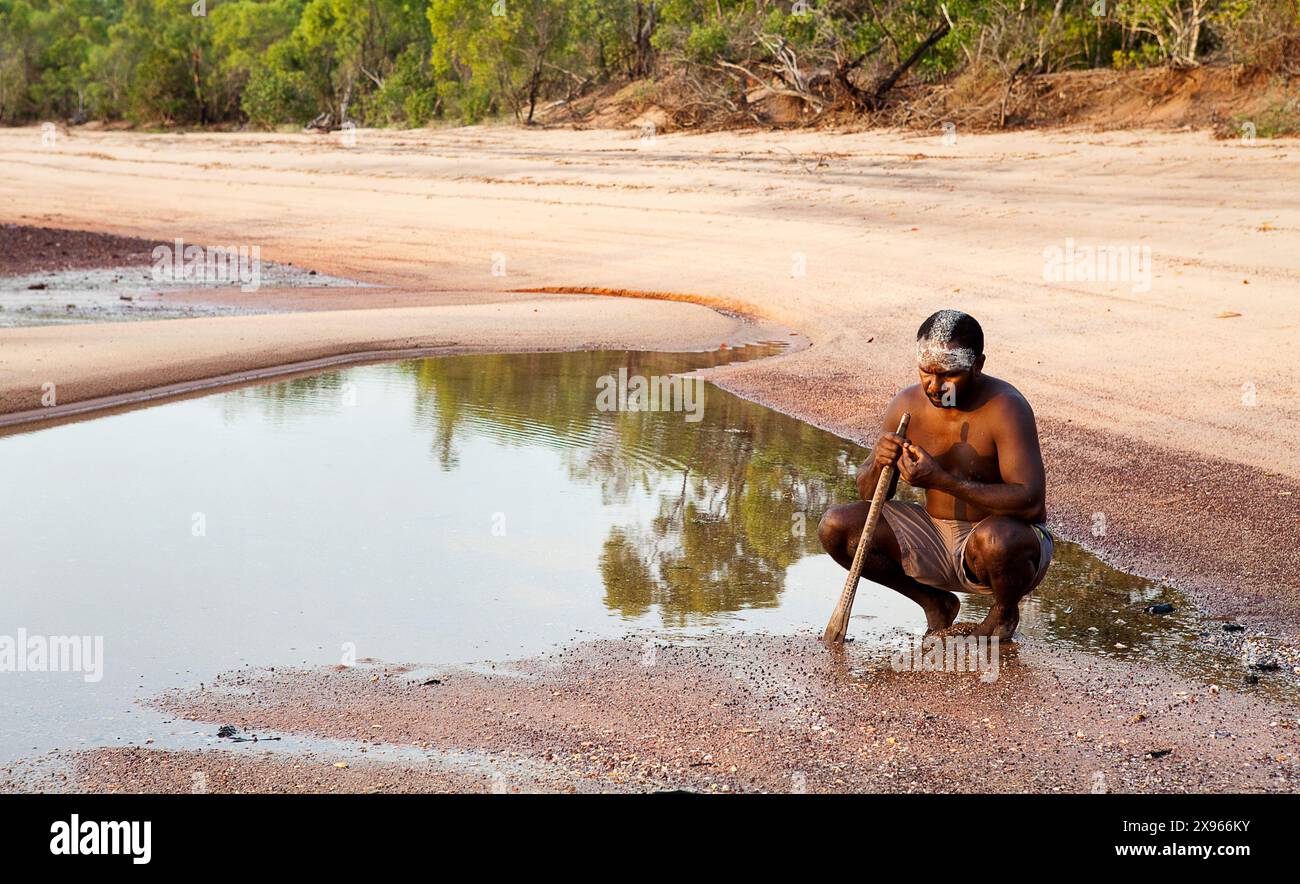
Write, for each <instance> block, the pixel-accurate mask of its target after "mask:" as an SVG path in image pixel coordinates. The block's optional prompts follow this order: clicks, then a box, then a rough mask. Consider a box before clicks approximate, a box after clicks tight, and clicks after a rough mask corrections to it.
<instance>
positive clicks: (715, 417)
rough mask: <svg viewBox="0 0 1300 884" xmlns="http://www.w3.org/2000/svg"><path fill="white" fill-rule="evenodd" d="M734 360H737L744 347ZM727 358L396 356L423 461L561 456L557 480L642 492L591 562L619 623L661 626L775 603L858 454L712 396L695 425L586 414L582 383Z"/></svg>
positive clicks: (615, 496)
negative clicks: (521, 448) (465, 455)
mask: <svg viewBox="0 0 1300 884" xmlns="http://www.w3.org/2000/svg"><path fill="white" fill-rule="evenodd" d="M743 355H745V356H748V355H750V354H748V353H745V354H743ZM736 357H737V354H736V353H734V352H722V353H700V354H664V353H621V352H587V353H550V354H523V355H500V356H473V357H452V358H442V359H428V360H421V361H414V362H408V363H404V364H402V366H401V370H402V371H405V372H409V373H410V374H411V375H412V376H413V377H414V379H415V382H416V404H415V409H416V415H417V420H418V422H419V424H420V425H421V426H423V427H427V428H429V429H430V430H432V441H431V446H432V452H433V454H434V456H435V457H436V458H437V460H438V462H439V463H440V464H441V465H442V466H443V468H445V469H452V468H454V467H455V465H456V463H457V457H456V447H457V440H458V438H459V437H461V436H463V435H464V434H466V433H469V432H473V433H477V434H484V435H487V436H489V437H490V438H492V439H494V440H496V441H498V442H499V443H501V444H507V445H524V444H538V443H540V444H545V445H548V446H551V447H553V448H554V449H555V450H557V451H559V452H560V453H561V454H562V456H563V458H564V461H565V465H566V469H567V471H568V474H569V477H570V478H571V479H572V480H573V481H575V482H581V483H584V484H590V485H595V486H597V487H599V489H600V493H601V497H602V500H603V501H604V502H605V503H606V504H611V505H612V504H619V503H623V502H626V501H627V500H629V498H630V497H631V496H632V495H633V493H634V492H635V493H636V494H637V495H640V494H650V495H652V496H654V498H655V499H656V502H657V505H656V512H655V514H654V515H653V517H652V518H650V519H649V520H648V521H646V522H645V523H643V524H641V523H638V524H630V525H616V526H613V527H611V529H610V531H609V535H608V537H607V538H606V540H605V543H604V545H603V548H602V550H601V554H600V571H601V575H602V579H603V581H604V584H605V594H606V603H607V604H608V605H609V606H610V607H611V608H613V609H616V610H618V611H619V612H621V613H622V614H623V615H624V616H628V617H636V616H639V615H641V614H644V613H645V612H647V611H648V610H650V609H651V608H652V607H657V608H659V610H660V611H661V612H662V616H663V617H664V619H665V621H666V622H669V623H674V624H679V623H685V622H687V621H689V620H690V619H691V617H692V615H698V614H712V613H716V612H719V611H735V610H739V609H742V608H748V607H767V606H775V605H776V604H777V603H778V600H779V596H780V592H781V589H782V587H783V585H784V582H785V574H786V570H787V569H788V568H789V566H790V565H792V564H793V563H794V562H796V561H798V560H799V559H800V558H802V557H803V556H805V555H809V554H815V553H819V552H820V548H819V546H818V544H817V538H816V530H815V529H816V524H817V520H818V518H820V515H821V513H822V512H823V511H824V510H825V509H826V507H827V506H829V505H831V504H832V503H833V502H834V501H835V500H836V499H844V498H845V497H846V496H849V495H852V494H854V493H855V491H854V488H853V485H852V481H851V478H850V476H849V473H848V471H847V467H848V465H855V464H856V463H857V462H858V460H860V459H861V457H863V456H864V453H863V452H862V451H861V450H860V449H858V448H857V447H856V446H853V445H850V444H849V443H846V442H844V441H843V440H841V439H838V438H837V437H835V436H833V435H831V434H830V433H826V432H824V431H821V430H818V429H816V428H814V427H811V426H808V425H807V424H803V423H800V422H799V421H796V420H793V419H791V418H789V417H786V416H784V415H781V414H779V413H777V412H774V411H771V410H769V409H766V408H762V407H760V406H757V405H754V404H753V403H750V402H746V401H744V400H742V399H739V398H737V397H735V396H732V395H730V394H728V393H725V392H723V391H721V390H719V389H717V388H716V387H709V388H707V392H706V394H705V402H704V417H703V420H702V421H700V422H698V423H690V422H687V421H686V420H685V419H684V415H683V414H682V413H678V412H600V411H598V410H597V409H596V390H597V387H596V379H597V378H599V377H600V376H601V375H604V374H609V373H617V371H618V369H619V368H620V367H626V368H627V369H628V372H629V374H640V375H643V376H651V375H667V374H672V373H675V372H681V371H690V370H692V369H695V368H702V367H707V366H710V365H716V364H719V363H722V362H728V361H734V360H735V359H736Z"/></svg>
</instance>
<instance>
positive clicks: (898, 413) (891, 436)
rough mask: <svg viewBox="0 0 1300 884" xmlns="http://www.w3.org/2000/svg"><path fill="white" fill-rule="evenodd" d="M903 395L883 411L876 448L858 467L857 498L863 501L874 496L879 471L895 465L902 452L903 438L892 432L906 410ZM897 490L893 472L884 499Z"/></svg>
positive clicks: (896, 475)
mask: <svg viewBox="0 0 1300 884" xmlns="http://www.w3.org/2000/svg"><path fill="white" fill-rule="evenodd" d="M905 393H906V391H903V392H902V393H899V394H898V395H897V396H895V397H894V399H893V401H891V402H890V403H889V407H888V408H886V409H885V418H884V422H883V423H882V425H881V429H880V436H879V438H877V439H876V446H875V448H874V449H873V450H872V453H871V459H870V460H868V461H866V462H865V463H863V464H862V466H860V467H858V475H857V483H858V496H859V497H861V498H862V499H863V500H865V501H870V500H871V498H872V497H874V496H875V494H876V483H877V482H879V481H880V473H881V471H883V470H884V469H885V467H887V466H890V465H891V464H895V463H897V461H898V455H899V453H900V452H901V451H902V450H903V441H904V440H903V437H902V436H899V435H898V434H897V433H895V432H894V431H895V430H897V429H898V422H899V421H901V420H902V419H903V412H904V411H906V410H907V409H906V407H905V405H904V394H905ZM897 488H898V472H897V471H895V472H894V478H893V481H891V482H890V484H889V493H888V494H886V495H885V499H886V500H888V499H889V498H891V497H893V496H894V491H895V490H896V489H897Z"/></svg>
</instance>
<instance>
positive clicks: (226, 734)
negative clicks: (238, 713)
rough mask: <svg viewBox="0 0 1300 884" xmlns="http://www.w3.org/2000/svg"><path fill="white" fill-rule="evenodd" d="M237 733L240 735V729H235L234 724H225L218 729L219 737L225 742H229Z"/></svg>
mask: <svg viewBox="0 0 1300 884" xmlns="http://www.w3.org/2000/svg"><path fill="white" fill-rule="evenodd" d="M237 733H239V728H237V727H235V726H234V725H233V724H223V725H222V726H221V727H220V728H218V729H217V736H218V737H221V738H222V739H223V740H228V739H230V738H231V737H233V736H234V735H235V734H237Z"/></svg>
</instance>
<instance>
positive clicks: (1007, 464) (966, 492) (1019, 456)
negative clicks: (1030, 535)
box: [898, 396, 1047, 521]
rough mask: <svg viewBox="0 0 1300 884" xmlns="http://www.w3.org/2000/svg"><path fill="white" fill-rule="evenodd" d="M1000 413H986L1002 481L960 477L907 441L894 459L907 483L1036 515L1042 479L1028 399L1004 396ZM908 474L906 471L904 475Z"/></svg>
mask: <svg viewBox="0 0 1300 884" xmlns="http://www.w3.org/2000/svg"><path fill="white" fill-rule="evenodd" d="M1004 401H1005V404H1004V405H1003V407H1002V408H1001V409H999V412H1000V413H999V414H994V415H990V417H991V418H992V419H993V421H994V425H995V427H996V429H995V431H994V434H993V438H994V442H995V443H996V445H997V447H998V471H999V472H1000V473H1001V478H1002V481H1001V482H976V481H973V480H971V479H962V478H959V477H957V476H954V475H953V474H952V473H950V472H948V471H947V470H945V469H944V468H943V467H941V466H940V465H939V464H938V462H936V461H935V460H934V458H933V457H931V456H930V455H929V454H928V453H927V452H925V451H924V450H923V449H921V448H919V447H917V446H915V445H909V446H907V447H906V448H905V449H904V451H903V456H902V457H900V458H899V459H898V467H899V473H900V474H901V475H902V477H903V480H904V481H906V482H907V483H908V484H909V485H913V486H916V487H919V488H933V489H934V490H936V491H942V492H944V493H945V494H951V495H952V496H953V497H956V498H957V499H958V500H964V501H966V502H967V503H970V504H974V505H975V506H978V507H980V508H982V509H985V510H988V511H989V512H990V513H993V514H994V515H999V516H1011V517H1012V518H1016V519H1021V520H1023V521H1031V520H1033V519H1036V518H1038V517H1039V514H1040V513H1041V512H1042V509H1043V499H1044V496H1045V494H1046V487H1047V479H1046V476H1045V475H1044V472H1043V455H1042V452H1041V451H1040V450H1039V447H1038V428H1037V427H1036V426H1035V424H1034V412H1033V410H1032V409H1031V408H1030V407H1029V403H1028V402H1025V401H1024V400H1023V399H1021V398H1020V397H1018V396H1017V397H1008V398H1007V399H1006V400H1004ZM909 474H910V475H909Z"/></svg>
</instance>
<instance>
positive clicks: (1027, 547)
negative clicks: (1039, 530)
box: [966, 516, 1038, 575]
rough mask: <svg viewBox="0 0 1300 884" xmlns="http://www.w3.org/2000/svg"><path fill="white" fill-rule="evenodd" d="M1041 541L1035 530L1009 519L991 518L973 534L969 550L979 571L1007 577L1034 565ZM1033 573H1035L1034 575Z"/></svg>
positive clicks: (969, 542)
mask: <svg viewBox="0 0 1300 884" xmlns="http://www.w3.org/2000/svg"><path fill="white" fill-rule="evenodd" d="M1037 545H1038V538H1037V537H1036V536H1035V535H1034V529H1033V528H1031V527H1029V526H1028V525H1026V524H1025V523H1024V522H1021V521H1018V520H1016V519H1012V518H1009V517H1007V516H990V517H989V518H987V519H985V520H984V521H982V522H980V524H979V525H978V526H977V527H976V528H975V530H974V531H972V532H971V536H970V540H968V541H967V543H966V548H967V550H968V551H969V552H970V553H973V555H971V556H969V558H971V559H974V562H973V564H974V565H975V566H976V568H977V570H980V571H983V572H985V573H986V574H989V575H992V574H1003V573H1007V572H1009V571H1015V570H1020V569H1022V566H1025V565H1029V564H1032V562H1031V557H1032V556H1033V554H1034V552H1035V550H1037ZM1031 573H1032V572H1031Z"/></svg>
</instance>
